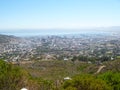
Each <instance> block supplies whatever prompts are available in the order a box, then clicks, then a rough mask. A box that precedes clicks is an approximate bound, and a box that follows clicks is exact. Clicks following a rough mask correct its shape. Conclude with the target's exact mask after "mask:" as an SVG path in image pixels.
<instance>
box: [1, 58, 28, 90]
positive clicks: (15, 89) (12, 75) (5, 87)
mask: <svg viewBox="0 0 120 90" xmlns="http://www.w3.org/2000/svg"><path fill="white" fill-rule="evenodd" d="M27 75H28V74H27V73H26V72H25V71H24V70H22V69H21V68H19V67H15V66H13V65H11V64H8V63H6V62H4V61H2V60H0V90H19V89H20V88H22V86H24V85H25V83H26V82H25V81H26V80H27V79H26V78H25V77H27Z"/></svg>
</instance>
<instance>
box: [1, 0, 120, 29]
mask: <svg viewBox="0 0 120 90" xmlns="http://www.w3.org/2000/svg"><path fill="white" fill-rule="evenodd" d="M109 26H120V0H0V30H3V29H52V28H59V29H61V28H64V29H66V28H67V29H71V28H75V29H78V28H84V27H85V28H87V27H109Z"/></svg>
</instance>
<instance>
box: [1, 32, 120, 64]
mask: <svg viewBox="0 0 120 90" xmlns="http://www.w3.org/2000/svg"><path fill="white" fill-rule="evenodd" d="M119 57H120V37H119V34H117V33H107V34H105V33H95V34H90V33H89V34H87V33H84V34H76V35H58V36H57V35H50V36H34V37H15V36H8V35H0V58H2V59H4V60H6V61H10V62H12V61H24V60H25V61H30V60H73V59H74V60H80V61H87V62H89V63H91V62H94V59H95V60H98V61H107V60H114V59H116V58H119Z"/></svg>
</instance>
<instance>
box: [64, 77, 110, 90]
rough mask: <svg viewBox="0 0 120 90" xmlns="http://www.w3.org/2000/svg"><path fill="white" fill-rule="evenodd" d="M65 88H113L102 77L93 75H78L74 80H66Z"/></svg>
mask: <svg viewBox="0 0 120 90" xmlns="http://www.w3.org/2000/svg"><path fill="white" fill-rule="evenodd" d="M63 88H64V89H65V90H72V89H69V88H74V90H111V87H110V86H109V85H107V84H106V82H104V81H103V80H101V79H97V78H95V77H93V76H91V75H77V76H75V77H73V78H72V80H68V81H65V83H64V85H63Z"/></svg>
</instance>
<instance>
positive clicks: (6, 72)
mask: <svg viewBox="0 0 120 90" xmlns="http://www.w3.org/2000/svg"><path fill="white" fill-rule="evenodd" d="M110 63H113V64H116V63H117V64H119V60H118V61H114V62H109V63H105V65H106V66H107V65H110ZM113 66H114V65H113ZM116 67H117V65H116ZM91 68H93V69H91ZM90 69H91V70H90ZM116 69H117V68H116ZM87 70H90V71H89V72H88V71H87ZM96 70H97V66H96V65H92V64H87V63H83V62H79V63H78V62H76V63H75V62H74V63H72V62H70V61H67V62H66V61H65V62H64V61H54V62H53V61H39V62H35V63H33V64H25V65H20V66H18V65H12V64H10V63H6V62H4V61H3V60H0V90H20V89H21V88H23V87H25V88H27V89H28V90H120V72H119V71H118V70H114V69H113V70H112V69H111V70H112V71H110V70H109V69H108V67H107V70H105V69H104V70H103V72H101V73H99V74H95V72H96ZM65 76H69V77H71V79H69V80H64V77H65Z"/></svg>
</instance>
